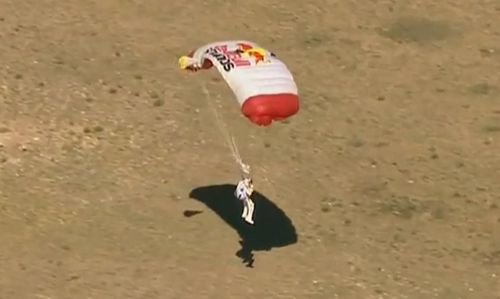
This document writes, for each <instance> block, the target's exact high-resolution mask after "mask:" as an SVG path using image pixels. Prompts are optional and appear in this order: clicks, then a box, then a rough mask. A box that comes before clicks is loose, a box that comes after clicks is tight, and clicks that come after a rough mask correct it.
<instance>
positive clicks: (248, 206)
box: [202, 85, 255, 224]
mask: <svg viewBox="0 0 500 299" xmlns="http://www.w3.org/2000/svg"><path fill="white" fill-rule="evenodd" d="M202 87H203V93H205V96H206V98H207V102H208V105H209V107H210V109H211V110H212V113H213V114H214V116H215V120H216V122H217V126H218V127H219V130H220V131H221V134H222V135H223V137H224V139H225V141H226V143H227V145H228V146H229V149H230V150H231V154H232V155H233V158H234V159H235V161H236V164H238V166H239V168H240V174H241V180H240V181H239V182H238V185H237V186H236V190H235V192H234V195H235V196H236V198H238V199H239V200H240V201H242V202H243V213H242V214H241V217H242V218H243V219H244V220H245V221H246V222H248V223H250V224H254V222H253V212H254V207H255V204H254V202H253V201H252V198H251V197H252V194H253V191H254V187H253V180H252V169H251V167H250V165H248V164H246V163H244V162H243V159H242V158H241V155H240V152H239V150H238V146H237V145H236V141H235V139H234V137H233V136H232V135H231V134H230V133H229V130H228V129H227V126H226V125H225V124H224V122H223V121H222V119H221V118H220V116H219V113H217V109H215V107H214V104H213V102H212V101H211V99H210V92H209V91H208V89H207V88H206V86H205V85H202Z"/></svg>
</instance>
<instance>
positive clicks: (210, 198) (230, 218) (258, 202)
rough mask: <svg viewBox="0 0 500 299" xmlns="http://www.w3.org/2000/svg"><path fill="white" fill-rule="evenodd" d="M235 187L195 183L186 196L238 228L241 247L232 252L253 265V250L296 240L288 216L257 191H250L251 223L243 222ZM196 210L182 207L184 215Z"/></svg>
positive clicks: (292, 242)
mask: <svg viewBox="0 0 500 299" xmlns="http://www.w3.org/2000/svg"><path fill="white" fill-rule="evenodd" d="M235 188H236V186H235V185H232V184H225V185H212V186H204V187H198V188H195V189H193V190H191V192H190V193H189V197H190V198H192V199H195V200H197V201H199V202H202V203H204V204H205V205H206V206H207V207H208V208H210V209H211V210H212V211H214V212H215V213H216V214H217V215H219V217H220V218H222V219H223V220H224V221H225V222H226V223H227V224H228V225H230V226H231V227H232V228H233V229H234V230H236V231H237V232H238V234H239V236H240V238H241V240H240V246H241V249H240V250H238V252H237V253H236V256H238V257H239V258H241V259H242V261H243V263H245V264H246V266H247V267H250V268H252V267H253V262H254V259H253V252H254V251H269V250H271V249H272V248H277V247H285V246H288V245H292V244H295V243H297V240H298V237H297V231H296V230H295V227H294V226H293V224H292V221H291V220H290V218H288V216H287V215H286V214H285V212H283V210H281V209H280V208H279V207H278V206H276V204H274V203H273V202H272V201H271V200H269V199H268V198H267V197H265V196H264V195H262V194H260V193H259V192H257V191H255V192H254V193H253V195H252V199H253V201H254V203H255V212H254V222H255V224H253V225H251V224H248V223H247V222H245V221H244V220H243V219H242V218H241V213H242V211H243V205H242V203H241V202H240V201H238V200H237V199H236V198H235V197H234V190H235ZM198 213H200V212H199V211H185V212H184V216H186V217H192V216H194V215H196V214H198Z"/></svg>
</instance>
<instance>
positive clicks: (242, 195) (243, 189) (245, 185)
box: [234, 163, 255, 224]
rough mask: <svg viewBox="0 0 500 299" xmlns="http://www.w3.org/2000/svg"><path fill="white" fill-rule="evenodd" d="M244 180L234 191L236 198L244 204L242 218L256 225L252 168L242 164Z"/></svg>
mask: <svg viewBox="0 0 500 299" xmlns="http://www.w3.org/2000/svg"><path fill="white" fill-rule="evenodd" d="M241 172H242V178H241V180H240V181H239V182H238V185H237V186H236V190H235V191H234V196H236V198H237V199H238V200H240V201H241V202H243V213H242V214H241V218H243V219H244V220H245V221H246V222H248V223H250V224H254V221H253V214H254V209H255V204H254V202H253V200H252V194H253V190H254V189H253V181H252V177H251V170H250V166H249V165H246V164H244V163H241Z"/></svg>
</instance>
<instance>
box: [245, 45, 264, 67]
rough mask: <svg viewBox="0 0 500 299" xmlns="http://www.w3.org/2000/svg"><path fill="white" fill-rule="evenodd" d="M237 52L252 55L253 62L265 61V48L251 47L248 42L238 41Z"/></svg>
mask: <svg viewBox="0 0 500 299" xmlns="http://www.w3.org/2000/svg"><path fill="white" fill-rule="evenodd" d="M238 52H239V53H240V54H243V55H246V56H248V57H253V58H254V60H255V64H259V63H260V62H266V61H267V60H266V59H265V58H266V50H264V49H262V48H257V47H253V46H252V45H249V44H244V43H238Z"/></svg>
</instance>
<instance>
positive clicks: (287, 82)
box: [179, 41, 299, 126]
mask: <svg viewBox="0 0 500 299" xmlns="http://www.w3.org/2000/svg"><path fill="white" fill-rule="evenodd" d="M179 66H180V68H181V69H186V70H191V71H197V70H199V69H210V68H212V67H213V66H215V67H216V68H217V70H218V71H219V72H220V73H221V75H222V77H223V78H224V80H226V82H227V83H228V85H229V87H230V88H231V89H232V90H233V92H234V94H235V96H236V99H237V100H238V102H239V104H240V107H241V112H242V114H243V115H245V116H246V117H247V118H248V119H249V120H250V121H251V122H253V123H255V124H257V125H260V126H267V125H270V124H271V123H272V122H273V121H279V120H283V119H285V118H288V117H290V116H292V115H294V114H296V113H297V112H298V111H299V96H298V90H297V85H296V84H295V81H294V79H293V76H292V74H291V73H290V71H289V70H288V68H287V67H286V65H285V64H284V63H283V62H282V61H281V60H279V59H278V58H277V57H276V55H274V54H273V53H271V52H270V51H268V50H266V49H264V48H262V47H260V46H259V45H257V44H256V43H253V42H249V41H221V42H215V43H210V44H207V45H204V46H202V47H200V48H198V49H197V50H195V51H193V52H191V53H190V54H189V55H187V56H183V57H181V58H180V59H179Z"/></svg>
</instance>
